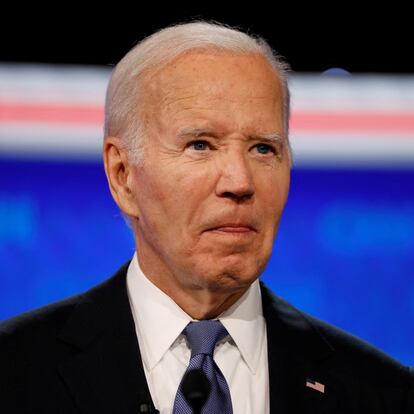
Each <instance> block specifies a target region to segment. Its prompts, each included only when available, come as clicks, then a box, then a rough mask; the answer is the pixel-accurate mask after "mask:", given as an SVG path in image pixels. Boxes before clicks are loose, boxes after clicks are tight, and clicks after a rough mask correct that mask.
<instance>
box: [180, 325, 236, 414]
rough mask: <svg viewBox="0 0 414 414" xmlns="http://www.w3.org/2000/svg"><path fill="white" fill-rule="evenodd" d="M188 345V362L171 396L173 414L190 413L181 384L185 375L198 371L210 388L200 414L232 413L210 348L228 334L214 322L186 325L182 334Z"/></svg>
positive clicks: (229, 401) (228, 396) (223, 381)
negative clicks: (173, 394) (189, 350)
mask: <svg viewBox="0 0 414 414" xmlns="http://www.w3.org/2000/svg"><path fill="white" fill-rule="evenodd" d="M183 333H184V335H185V336H186V337H187V340H188V342H189V344H190V346H191V359H190V363H189V365H188V368H187V370H186V372H185V373H184V376H183V379H182V380H181V383H180V386H179V387H178V391H177V395H176V397H175V402H174V409H173V414H192V413H193V411H192V408H191V406H190V405H189V404H188V402H187V401H186V399H185V397H184V395H183V391H182V385H183V381H184V379H185V377H186V375H187V373H188V372H190V371H192V370H194V369H201V370H202V371H203V372H204V374H205V376H206V377H207V379H208V380H209V382H210V385H211V392H210V395H209V397H208V399H207V401H206V403H205V405H204V407H203V409H202V411H201V412H202V414H218V413H220V414H232V413H233V408H232V405H231V397H230V390H229V386H228V385H227V382H226V379H225V378H224V376H223V374H222V372H221V371H220V369H219V367H218V366H217V364H216V363H215V362H214V360H213V353H214V348H215V346H216V344H217V342H219V341H220V340H222V339H223V338H225V337H226V336H227V335H228V332H227V331H226V328H225V327H224V326H223V325H222V324H221V322H220V321H218V320H206V321H199V322H190V323H189V324H188V325H187V327H186V328H185V329H184V331H183Z"/></svg>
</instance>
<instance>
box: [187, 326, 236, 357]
mask: <svg viewBox="0 0 414 414" xmlns="http://www.w3.org/2000/svg"><path fill="white" fill-rule="evenodd" d="M184 334H185V336H186V337H187V340H188V342H189V343H190V346H191V358H192V357H193V356H194V355H197V354H206V355H211V356H213V352H214V348H215V346H216V344H217V342H219V341H220V340H222V339H223V338H225V337H226V336H227V335H228V332H227V330H226V328H225V327H224V326H223V325H222V324H221V322H220V321H218V320H206V321H199V322H190V323H189V324H188V325H187V326H186V328H185V329H184Z"/></svg>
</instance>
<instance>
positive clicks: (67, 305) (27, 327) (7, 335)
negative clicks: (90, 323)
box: [0, 264, 127, 349]
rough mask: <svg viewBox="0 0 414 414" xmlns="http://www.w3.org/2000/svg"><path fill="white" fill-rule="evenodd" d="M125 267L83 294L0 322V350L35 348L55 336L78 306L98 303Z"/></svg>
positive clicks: (117, 282)
mask: <svg viewBox="0 0 414 414" xmlns="http://www.w3.org/2000/svg"><path fill="white" fill-rule="evenodd" d="M126 268H127V264H125V265H124V266H123V267H121V269H120V270H119V271H118V272H117V273H116V274H115V275H113V276H112V277H110V278H108V279H106V280H105V281H103V282H102V283H100V284H98V285H97V286H94V287H93V288H91V289H89V290H88V291H86V292H83V293H80V294H77V295H74V296H71V297H69V298H66V299H63V300H59V301H57V302H54V303H51V304H49V305H46V306H42V307H40V308H37V309H34V310H31V311H28V312H24V313H22V314H19V315H17V316H14V317H12V318H10V319H7V320H5V321H2V322H0V349H1V348H3V349H4V347H7V346H13V347H15V346H16V345H17V344H20V345H21V346H25V344H26V345H27V346H30V347H32V348H33V347H35V346H36V345H40V343H41V342H42V341H43V342H44V341H47V340H48V338H51V337H55V336H56V335H58V334H59V332H60V330H61V329H62V327H63V326H64V325H65V324H66V322H67V321H68V319H69V318H70V316H71V315H72V313H73V311H74V310H75V309H76V308H78V307H81V306H84V305H88V304H93V303H96V302H99V298H100V297H103V296H104V295H105V294H109V291H110V290H111V289H112V288H113V287H114V286H116V285H117V284H118V285H119V284H120V283H119V282H120V279H121V276H122V275H125V274H126Z"/></svg>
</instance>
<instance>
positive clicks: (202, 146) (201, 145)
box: [190, 141, 208, 151]
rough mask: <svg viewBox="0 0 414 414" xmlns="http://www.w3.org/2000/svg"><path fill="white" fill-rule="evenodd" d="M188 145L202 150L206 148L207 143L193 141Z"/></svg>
mask: <svg viewBox="0 0 414 414" xmlns="http://www.w3.org/2000/svg"><path fill="white" fill-rule="evenodd" d="M190 145H191V146H192V147H193V148H194V149H195V150H196V151H204V150H206V149H207V148H208V143H207V142H206V141H193V142H192V143H191V144H190Z"/></svg>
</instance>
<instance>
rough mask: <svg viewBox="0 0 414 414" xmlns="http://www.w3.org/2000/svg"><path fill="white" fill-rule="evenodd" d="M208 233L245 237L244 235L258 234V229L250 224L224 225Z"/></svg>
mask: <svg viewBox="0 0 414 414" xmlns="http://www.w3.org/2000/svg"><path fill="white" fill-rule="evenodd" d="M207 231H210V232H213V233H222V234H229V235H231V234H234V235H243V234H246V235H247V234H252V233H256V229H255V228H254V227H252V226H250V225H248V224H244V223H223V224H220V225H218V226H215V227H212V228H210V229H208V230H207Z"/></svg>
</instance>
